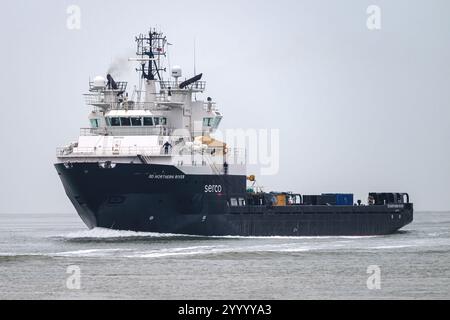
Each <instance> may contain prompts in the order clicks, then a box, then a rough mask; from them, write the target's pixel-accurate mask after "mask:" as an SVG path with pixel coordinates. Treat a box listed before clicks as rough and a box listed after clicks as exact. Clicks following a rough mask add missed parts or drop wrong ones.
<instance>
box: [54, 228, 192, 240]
mask: <svg viewBox="0 0 450 320" xmlns="http://www.w3.org/2000/svg"><path fill="white" fill-rule="evenodd" d="M180 236H185V235H179V234H171V233H156V232H137V231H125V230H113V229H106V228H94V229H91V230H82V231H76V232H71V233H67V234H62V235H57V236H56V238H62V239H68V240H70V239H120V238H141V237H146V238H150V237H180Z"/></svg>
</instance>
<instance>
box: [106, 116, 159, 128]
mask: <svg viewBox="0 0 450 320" xmlns="http://www.w3.org/2000/svg"><path fill="white" fill-rule="evenodd" d="M106 125H107V126H110V127H142V126H145V127H151V126H159V125H161V126H165V125H167V118H166V117H106Z"/></svg>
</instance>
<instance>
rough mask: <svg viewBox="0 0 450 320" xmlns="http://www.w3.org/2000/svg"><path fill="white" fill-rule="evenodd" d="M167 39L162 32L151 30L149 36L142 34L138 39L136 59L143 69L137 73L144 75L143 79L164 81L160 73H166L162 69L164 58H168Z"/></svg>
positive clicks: (164, 69)
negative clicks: (162, 59)
mask: <svg viewBox="0 0 450 320" xmlns="http://www.w3.org/2000/svg"><path fill="white" fill-rule="evenodd" d="M166 43H167V39H166V37H165V36H164V35H163V33H162V32H160V31H156V29H150V31H149V32H148V34H140V35H139V36H137V37H136V45H137V50H136V55H137V56H138V57H139V58H138V59H136V60H137V61H139V62H140V63H141V68H140V69H136V71H138V72H141V73H142V78H144V79H147V80H162V76H161V73H160V71H164V72H165V71H166V68H163V67H162V63H161V62H162V61H161V58H162V57H166Z"/></svg>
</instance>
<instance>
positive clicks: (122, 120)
mask: <svg viewBox="0 0 450 320" xmlns="http://www.w3.org/2000/svg"><path fill="white" fill-rule="evenodd" d="M219 122H220V118H203V126H204V127H216V126H218V124H219ZM106 125H107V126H109V127H142V126H145V127H151V126H159V125H161V126H165V125H167V118H166V117H106ZM91 126H92V127H93V128H98V126H99V122H98V119H91Z"/></svg>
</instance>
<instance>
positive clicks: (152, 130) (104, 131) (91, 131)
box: [80, 126, 173, 136]
mask: <svg viewBox="0 0 450 320" xmlns="http://www.w3.org/2000/svg"><path fill="white" fill-rule="evenodd" d="M172 132H173V129H172V128H169V127H164V126H161V127H107V128H105V127H103V128H81V129H80V136H95V135H111V136H152V135H153V136H168V135H171V134H172Z"/></svg>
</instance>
